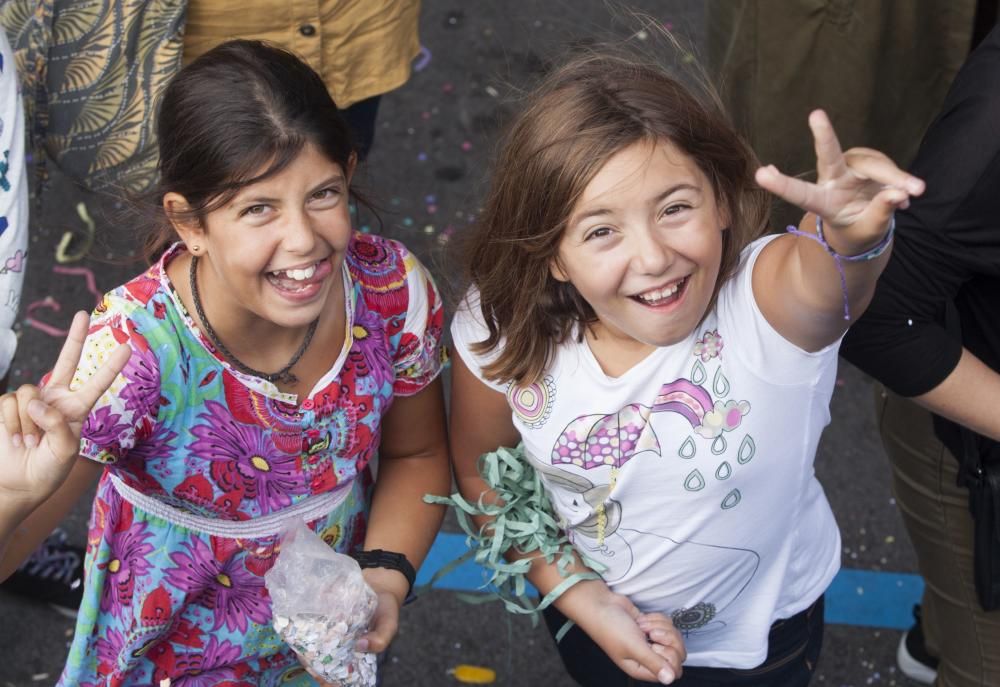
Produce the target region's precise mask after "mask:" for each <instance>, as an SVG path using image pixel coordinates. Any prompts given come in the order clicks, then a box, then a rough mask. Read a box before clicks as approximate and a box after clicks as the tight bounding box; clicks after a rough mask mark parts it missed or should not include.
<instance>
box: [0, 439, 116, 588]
mask: <svg viewBox="0 0 1000 687" xmlns="http://www.w3.org/2000/svg"><path fill="white" fill-rule="evenodd" d="M103 470H104V466H103V465H101V464H100V463H96V462H94V461H92V460H88V459H86V458H83V457H80V458H79V459H78V460H76V462H75V463H74V465H73V467H72V468H71V469H70V472H69V475H68V476H67V477H66V481H64V482H63V483H62V486H60V487H59V488H58V489H56V491H55V493H53V494H52V495H51V496H49V497H48V498H47V499H46V500H45V501H44V503H42V505H40V506H38V507H37V508H35V509H33V510H31V509H28V510H27V513H26V512H25V508H24V506H23V504H20V507H18V506H17V505H15V504H9V502H4V504H3V507H2V508H0V556H2V557H0V580H5V579H7V578H8V577H9V576H10V574H11V573H12V572H14V570H16V569H17V566H19V565H20V564H21V563H22V562H23V561H24V560H25V559H26V558H27V557H28V556H30V555H31V553H32V551H34V550H35V549H37V548H38V546H39V545H40V544H41V543H42V541H43V540H44V539H45V537H47V536H48V535H49V534H50V533H51V532H52V530H54V529H55V528H56V526H58V525H59V523H60V522H62V521H63V519H64V518H65V517H66V515H67V514H68V513H69V511H70V510H71V509H72V508H73V506H74V505H76V502H77V501H79V500H80V497H81V496H82V495H83V494H84V493H86V491H87V490H88V489H90V487H92V486H93V485H94V483H95V482H96V481H97V478H98V477H100V476H101V472H103ZM5 545H6V546H5Z"/></svg>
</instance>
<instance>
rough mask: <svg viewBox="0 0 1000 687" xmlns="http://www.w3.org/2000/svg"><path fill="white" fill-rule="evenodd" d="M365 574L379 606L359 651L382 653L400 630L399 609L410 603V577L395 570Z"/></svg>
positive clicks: (373, 569)
mask: <svg viewBox="0 0 1000 687" xmlns="http://www.w3.org/2000/svg"><path fill="white" fill-rule="evenodd" d="M361 572H362V574H363V575H364V576H365V581H366V582H367V583H368V586H369V587H371V588H372V591H374V592H375V596H376V597H377V598H378V604H377V605H376V606H375V615H374V616H372V620H371V629H370V630H369V631H368V632H367V634H365V635H364V636H362V637H361V638H360V639H359V640H358V641H357V642H356V643H355V648H356V649H357V650H358V651H370V652H371V653H373V654H380V653H382V652H383V651H385V650H386V649H388V648H389V644H390V643H391V642H392V640H393V638H394V637H395V636H396V632H397V631H398V630H399V609H400V607H401V606H402V605H403V601H405V600H406V593H407V590H408V589H409V585H408V584H407V582H406V578H405V577H403V575H402V574H401V573H399V572H397V571H395V570H388V569H385V568H366V569H364V570H362V571H361Z"/></svg>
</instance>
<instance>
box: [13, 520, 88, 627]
mask: <svg viewBox="0 0 1000 687" xmlns="http://www.w3.org/2000/svg"><path fill="white" fill-rule="evenodd" d="M83 553H84V552H83V549H81V548H80V547H78V546H72V545H70V544H68V543H67V542H66V533H65V532H63V531H62V530H56V531H54V532H53V533H52V534H50V535H49V538H48V539H46V540H45V541H44V542H42V545H41V546H39V547H38V549H37V550H36V551H35V552H34V553H33V554H31V557H30V558H28V560H26V561H25V562H24V563H22V564H21V567H20V568H18V569H17V570H15V571H14V573H13V574H12V575H11V576H10V577H8V578H7V579H6V580H5V581H4V582H3V584H2V585H0V586H2V588H3V589H4V590H5V591H8V592H11V593H13V594H18V595H20V596H26V597H28V598H31V599H35V600H37V601H42V602H45V603H47V604H49V605H50V606H52V607H53V608H54V609H56V610H57V611H59V612H60V613H62V614H63V615H65V616H67V617H69V618H75V617H76V613H77V611H78V610H79V608H80V601H82V600H83Z"/></svg>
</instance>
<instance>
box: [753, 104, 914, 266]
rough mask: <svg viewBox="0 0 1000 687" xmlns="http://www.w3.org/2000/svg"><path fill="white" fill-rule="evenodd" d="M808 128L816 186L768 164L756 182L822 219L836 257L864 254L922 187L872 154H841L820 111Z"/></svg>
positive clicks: (864, 151)
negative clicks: (894, 213)
mask: <svg viewBox="0 0 1000 687" xmlns="http://www.w3.org/2000/svg"><path fill="white" fill-rule="evenodd" d="M809 128H810V129H811V130H812V134H813V141H814V143H815V147H816V172H817V179H816V183H810V182H808V181H803V180H802V179H796V178H794V177H789V176H785V175H784V174H782V173H781V172H779V171H778V170H777V168H775V167H774V166H773V165H768V166H767V167H761V168H760V169H759V170H757V182H758V183H759V184H760V185H761V186H762V187H763V188H765V189H767V190H768V191H770V192H771V193H774V194H775V195H777V196H780V197H781V198H784V199H785V200H787V201H788V202H789V203H793V204H795V205H797V206H799V207H800V208H802V209H803V210H806V211H807V212H812V213H815V214H817V215H819V216H820V217H822V218H823V227H824V237H825V239H826V240H827V242H828V243H829V244H830V245H831V246H832V247H833V249H834V250H835V251H836V252H837V253H839V254H841V255H854V254H857V253H863V252H864V251H866V250H868V249H870V248H872V247H874V246H875V245H877V244H878V243H879V241H881V239H882V237H883V236H884V235H885V232H886V230H887V228H888V224H889V220H890V219H891V217H892V213H893V212H894V211H895V210H896V209H897V208H900V209H905V208H906V207H908V206H909V203H910V196H919V195H920V194H921V193H923V192H924V182H923V181H921V180H920V179H918V178H916V177H915V176H912V175H910V174H907V173H906V172H904V171H903V170H901V169H899V167H897V166H896V165H895V163H893V161H892V160H890V159H889V158H888V157H886V156H885V155H883V154H882V153H880V152H878V151H877V150H871V149H869V148H852V149H850V150H848V151H847V152H846V153H845V152H843V151H842V150H841V148H840V141H839V140H838V139H837V133H836V132H835V131H834V129H833V125H832V124H831V123H830V120H829V118H828V117H827V116H826V113H825V112H823V111H822V110H815V111H814V112H812V113H811V114H810V115H809Z"/></svg>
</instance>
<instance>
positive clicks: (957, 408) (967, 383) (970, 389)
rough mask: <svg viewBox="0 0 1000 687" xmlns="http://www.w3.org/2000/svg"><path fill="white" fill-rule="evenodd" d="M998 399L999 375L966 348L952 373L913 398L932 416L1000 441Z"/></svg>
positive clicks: (999, 394) (999, 388)
mask: <svg viewBox="0 0 1000 687" xmlns="http://www.w3.org/2000/svg"><path fill="white" fill-rule="evenodd" d="M997 399H1000V373H997V372H996V371H995V370H993V369H992V368H990V367H988V366H987V365H986V364H985V363H984V362H983V361H981V360H980V359H979V358H977V357H976V356H975V355H973V354H972V353H970V352H969V350H968V349H965V348H963V349H962V357H961V358H960V359H959V361H958V365H957V366H956V367H955V369H954V370H952V372H951V374H949V375H948V376H947V377H945V378H944V380H943V381H942V382H941V383H940V384H938V385H937V386H936V387H934V388H933V389H931V390H930V391H928V392H927V393H925V394H921V395H919V396H914V397H913V400H914V401H916V402H917V403H918V404H920V405H921V406H923V407H924V408H926V409H927V410H929V411H931V412H932V413H936V414H938V415H940V416H942V417H945V418H948V419H949V420H951V421H953V422H957V423H958V424H960V425H963V426H965V427H968V428H969V429H971V430H972V431H974V432H977V433H979V434H982V435H983V436H985V437H989V438H990V439H993V440H994V441H1000V413H998V412H997V410H996V404H997Z"/></svg>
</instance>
